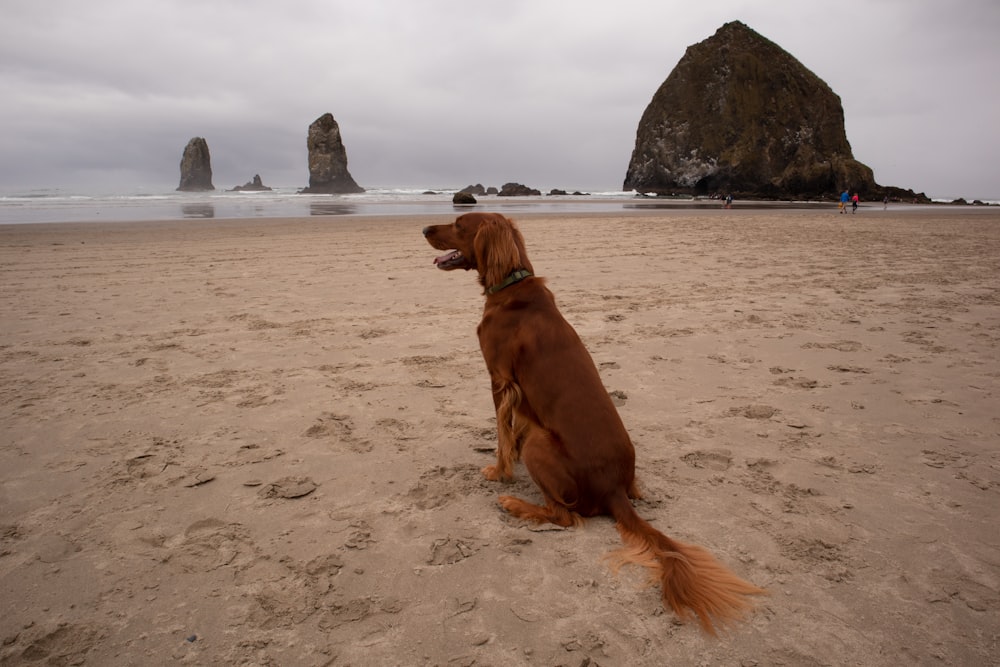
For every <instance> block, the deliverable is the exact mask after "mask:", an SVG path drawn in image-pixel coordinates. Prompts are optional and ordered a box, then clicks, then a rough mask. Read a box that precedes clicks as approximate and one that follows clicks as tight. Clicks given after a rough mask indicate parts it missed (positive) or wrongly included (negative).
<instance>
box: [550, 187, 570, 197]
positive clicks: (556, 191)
mask: <svg viewBox="0 0 1000 667" xmlns="http://www.w3.org/2000/svg"><path fill="white" fill-rule="evenodd" d="M564 194H567V193H566V191H565V190H560V189H559V188H552V189H551V190H549V196H552V195H564Z"/></svg>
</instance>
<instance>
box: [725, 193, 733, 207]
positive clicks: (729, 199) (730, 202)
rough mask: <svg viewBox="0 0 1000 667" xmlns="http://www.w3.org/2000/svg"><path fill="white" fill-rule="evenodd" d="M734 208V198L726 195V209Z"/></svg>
mask: <svg viewBox="0 0 1000 667" xmlns="http://www.w3.org/2000/svg"><path fill="white" fill-rule="evenodd" d="M732 207H733V196H732V195H726V208H732Z"/></svg>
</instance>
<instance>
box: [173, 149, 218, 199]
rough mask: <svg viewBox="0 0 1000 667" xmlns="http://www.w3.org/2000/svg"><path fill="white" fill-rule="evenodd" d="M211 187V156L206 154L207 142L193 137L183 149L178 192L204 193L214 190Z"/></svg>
mask: <svg viewBox="0 0 1000 667" xmlns="http://www.w3.org/2000/svg"><path fill="white" fill-rule="evenodd" d="M214 189H215V186H214V185H212V156H211V155H210V154H209V152H208V142H207V141H205V140H204V139H203V138H202V137H195V138H193V139H192V140H191V141H189V142H188V143H187V146H185V147H184V154H183V155H182V156H181V183H180V185H178V186H177V190H179V191H180V192H204V191H206V190H214Z"/></svg>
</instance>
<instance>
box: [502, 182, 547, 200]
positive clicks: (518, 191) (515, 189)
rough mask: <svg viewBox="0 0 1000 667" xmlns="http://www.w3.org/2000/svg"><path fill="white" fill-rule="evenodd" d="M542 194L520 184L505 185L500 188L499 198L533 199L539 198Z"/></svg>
mask: <svg viewBox="0 0 1000 667" xmlns="http://www.w3.org/2000/svg"><path fill="white" fill-rule="evenodd" d="M541 194H542V192H541V191H540V190H535V189H534V188H529V187H528V186H527V185H521V184H520V183H504V186H503V187H502V188H500V192H499V193H498V195H497V196H499V197H532V196H536V197H537V196H539V195H541Z"/></svg>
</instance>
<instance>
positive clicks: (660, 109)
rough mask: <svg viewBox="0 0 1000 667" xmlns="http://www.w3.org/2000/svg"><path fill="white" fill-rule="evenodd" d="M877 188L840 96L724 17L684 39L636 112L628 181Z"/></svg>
mask: <svg viewBox="0 0 1000 667" xmlns="http://www.w3.org/2000/svg"><path fill="white" fill-rule="evenodd" d="M845 188H847V189H849V190H850V191H851V192H858V193H860V194H861V195H862V196H863V197H864V196H871V195H874V194H875V193H876V191H878V188H879V186H878V185H877V184H876V183H875V178H874V176H873V173H872V170H871V169H870V168H869V167H867V166H865V165H864V164H862V163H860V162H858V161H857V160H855V159H854V156H853V154H852V152H851V145H850V144H849V143H848V141H847V134H846V132H845V130H844V109H843V106H842V105H841V102H840V97H839V96H838V95H836V94H835V93H834V92H833V90H831V89H830V87H829V86H828V85H827V84H826V83H825V82H823V81H822V80H821V79H820V78H819V77H817V76H816V75H815V74H813V73H812V72H811V71H809V70H808V69H807V68H806V67H805V66H804V65H802V63H800V62H799V61H798V60H796V59H795V58H794V57H792V56H791V55H790V54H789V53H788V52H786V51H785V50H783V49H782V48H781V47H779V46H778V45H777V44H775V43H773V42H771V41H770V40H768V39H766V38H764V37H762V36H761V35H759V34H757V33H756V32H754V31H753V30H751V29H750V28H748V27H747V26H746V25H744V24H743V23H740V22H738V21H734V22H731V23H727V24H725V25H724V26H722V27H721V28H719V30H718V31H717V32H716V33H715V35H713V36H712V37H709V38H708V39H706V40H705V41H703V42H700V43H698V44H695V45H693V46H690V47H688V49H687V51H686V52H685V54H684V56H683V57H682V58H681V60H680V62H678V63H677V66H676V67H674V69H673V71H671V72H670V75H669V76H668V77H667V79H666V81H664V82H663V84H662V85H661V86H660V88H659V90H657V91H656V93H655V94H654V95H653V99H652V101H651V102H650V103H649V106H648V107H647V108H646V110H645V112H644V113H643V115H642V119H641V120H640V121H639V128H638V130H637V132H636V142H635V150H634V151H633V152H632V159H631V161H630V162H629V166H628V171H627V173H626V175H625V182H624V189H626V190H631V189H635V190H637V191H638V192H641V193H656V194H672V193H685V194H711V193H730V192H731V193H733V194H739V195H740V196H758V197H793V198H796V197H818V196H833V195H835V194H836V193H838V192H840V191H842V190H844V189H845Z"/></svg>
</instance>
